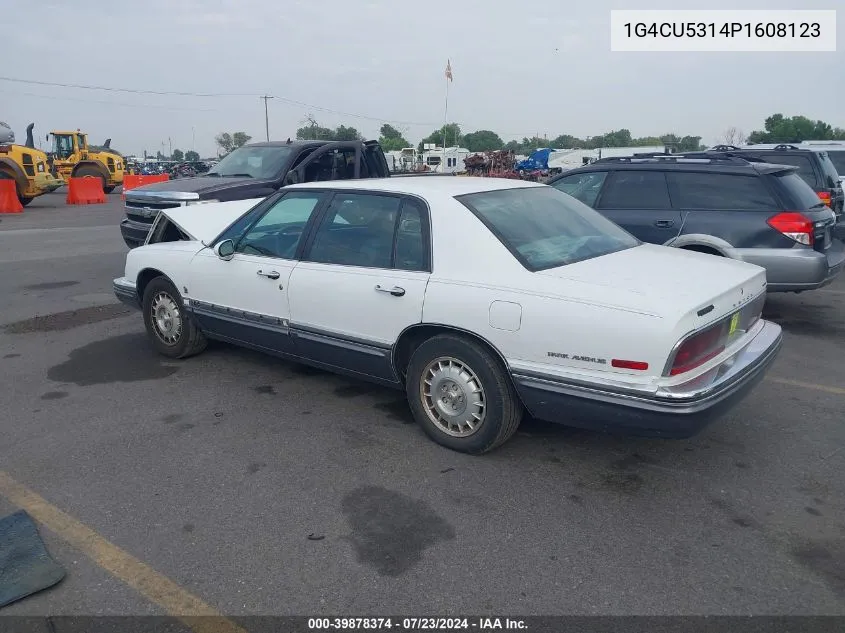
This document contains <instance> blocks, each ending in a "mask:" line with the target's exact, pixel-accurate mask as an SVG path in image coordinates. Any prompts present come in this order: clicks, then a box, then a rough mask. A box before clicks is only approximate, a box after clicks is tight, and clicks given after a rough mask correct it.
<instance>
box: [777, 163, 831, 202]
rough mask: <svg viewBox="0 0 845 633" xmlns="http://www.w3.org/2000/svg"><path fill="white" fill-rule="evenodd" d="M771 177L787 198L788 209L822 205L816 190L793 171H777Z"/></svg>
mask: <svg viewBox="0 0 845 633" xmlns="http://www.w3.org/2000/svg"><path fill="white" fill-rule="evenodd" d="M773 177H774V178H775V180H776V182H777V183H778V185H780V186H781V187H782V188H783V191H784V193H785V194H786V196H787V197H788V198H789V200H788V201H787V204H788V206H789V207H790V210H794V211H804V210H806V209H812V208H814V207H821V206H824V203H823V202H822V201H821V200H820V199H819V195H818V194H817V193H816V191H815V190H814V189H813V188H812V187H811V186H810V185H808V184H807V183H806V182H805V181H804V179H803V178H801V176H799V175H798V174H797V173H795V172H794V171H783V172H778V173H775V174H773Z"/></svg>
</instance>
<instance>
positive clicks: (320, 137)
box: [296, 121, 334, 141]
mask: <svg viewBox="0 0 845 633" xmlns="http://www.w3.org/2000/svg"><path fill="white" fill-rule="evenodd" d="M296 138H297V139H299V140H300V141H332V140H334V130H332V129H331V128H327V127H323V126H322V125H318V124H317V122H316V121H314V122H313V123H311V124H310V125H305V126H303V127H301V128H298V129H297V130H296Z"/></svg>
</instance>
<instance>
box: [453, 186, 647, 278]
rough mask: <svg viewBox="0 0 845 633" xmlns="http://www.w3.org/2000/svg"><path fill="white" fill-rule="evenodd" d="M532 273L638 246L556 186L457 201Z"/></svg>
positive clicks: (518, 190) (464, 196)
mask: <svg viewBox="0 0 845 633" xmlns="http://www.w3.org/2000/svg"><path fill="white" fill-rule="evenodd" d="M456 199H457V200H458V201H459V202H461V203H462V204H463V205H464V206H466V207H467V208H468V209H469V210H470V211H472V212H473V213H474V214H475V215H476V217H478V219H479V220H481V221H482V222H483V223H484V224H485V226H487V228H488V229H489V230H490V231H491V232H492V233H493V234H494V235H495V236H496V237H497V238H498V239H499V241H500V242H502V244H503V245H504V246H505V247H506V248H507V249H508V250H509V251H510V252H511V254H513V256H514V257H516V259H517V260H519V262H520V263H521V264H522V265H523V266H525V268H527V269H528V270H531V271H538V270H546V269H548V268H556V267H558V266H565V265H567V264H573V263H575V262H579V261H582V260H585V259H591V258H593V257H600V256H602V255H608V254H610V253H615V252H617V251H621V250H624V249H627V248H632V247H634V246H638V245H639V244H640V241H639V240H638V239H637V238H635V237H634V236H633V235H631V234H630V233H628V232H627V231H625V230H623V229H622V228H620V227H619V226H617V225H616V224H614V223H613V222H611V221H610V220H608V219H606V218H605V217H604V216H602V215H601V214H600V213H598V212H596V211H593V210H592V209H591V208H590V207H588V206H587V205H585V204H583V203H582V202H579V201H578V200H576V199H574V198H572V197H571V196H568V195H566V194H565V193H563V192H561V191H558V190H557V189H555V188H553V187H526V188H523V189H503V190H499V191H484V192H481V193H473V194H467V195H463V196H458V197H457V198H456Z"/></svg>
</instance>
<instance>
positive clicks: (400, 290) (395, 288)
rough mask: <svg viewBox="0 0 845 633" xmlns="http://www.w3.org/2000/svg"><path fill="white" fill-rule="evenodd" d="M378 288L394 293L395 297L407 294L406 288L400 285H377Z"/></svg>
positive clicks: (381, 290)
mask: <svg viewBox="0 0 845 633" xmlns="http://www.w3.org/2000/svg"><path fill="white" fill-rule="evenodd" d="M376 290H377V291H378V292H386V293H388V294H391V295H393V296H394V297H402V296H404V295H405V289H404V288H400V287H399V286H393V288H385V287H383V286H379V285H376Z"/></svg>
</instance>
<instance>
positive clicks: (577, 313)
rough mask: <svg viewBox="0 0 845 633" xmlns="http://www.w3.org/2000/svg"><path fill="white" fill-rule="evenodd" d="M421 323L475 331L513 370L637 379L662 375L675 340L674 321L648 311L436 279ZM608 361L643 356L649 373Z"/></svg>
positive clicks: (627, 380) (431, 287) (428, 291)
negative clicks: (615, 365) (672, 323)
mask: <svg viewBox="0 0 845 633" xmlns="http://www.w3.org/2000/svg"><path fill="white" fill-rule="evenodd" d="M423 322H424V323H438V324H444V325H449V326H453V327H457V328H460V329H464V330H467V331H470V332H474V333H476V334H478V335H479V336H481V337H482V338H484V339H485V340H487V341H488V342H489V343H491V344H492V345H493V346H494V347H495V348H496V349H497V350H498V351H499V352H500V353H501V354H502V355H503V356H504V358H505V360H506V362H507V363H508V365H509V366H510V367H511V369H512V370H528V371H535V372H542V373H547V374H552V375H557V376H561V377H570V378H572V377H575V378H577V377H584V378H590V377H592V378H595V379H599V380H620V381H622V382H631V383H637V384H642V383H649V382H651V381H652V378H653V377H655V376H656V375H659V374H660V373H661V371H662V369H663V366H664V365H665V362H666V359H667V358H668V355H669V352H670V350H671V348H672V346H673V345H674V343H675V341H674V340H673V338H672V337H673V336H674V331H673V328H672V325H671V324H670V323H667V322H666V321H665V320H664V319H663V318H662V317H660V316H658V315H655V314H651V313H648V312H644V311H639V310H635V309H632V310H625V309H621V308H618V307H611V306H605V305H597V304H595V303H590V302H584V301H577V300H572V299H569V298H564V297H560V296H552V295H549V294H544V293H542V292H539V291H535V292H532V291H527V290H517V289H505V288H500V289H497V288H492V287H478V286H468V285H465V284H458V283H454V282H451V281H447V280H438V279H436V278H432V279H431V281H430V282H429V285H428V288H427V290H426V298H425V305H424V307H423ZM613 358H620V359H626V360H639V361H644V362H647V363H648V364H649V370H648V371H634V370H624V369H617V368H614V367H612V366H611V360H612V359H613Z"/></svg>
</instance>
